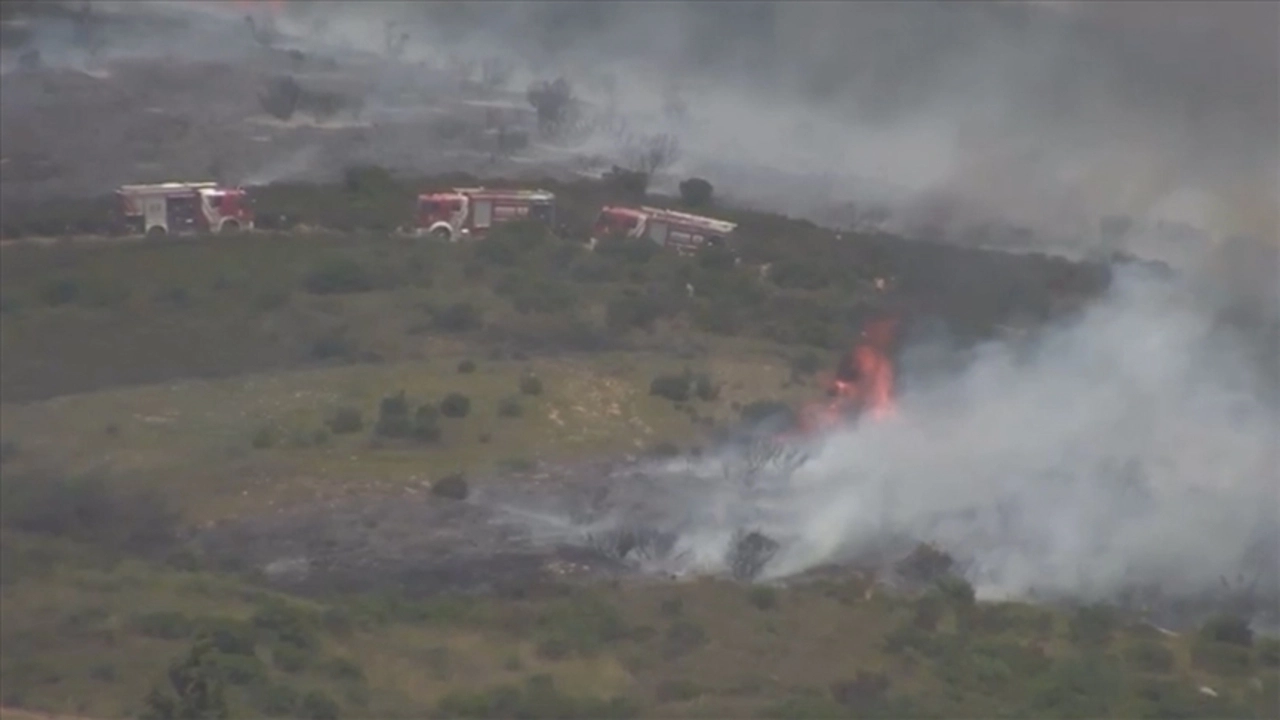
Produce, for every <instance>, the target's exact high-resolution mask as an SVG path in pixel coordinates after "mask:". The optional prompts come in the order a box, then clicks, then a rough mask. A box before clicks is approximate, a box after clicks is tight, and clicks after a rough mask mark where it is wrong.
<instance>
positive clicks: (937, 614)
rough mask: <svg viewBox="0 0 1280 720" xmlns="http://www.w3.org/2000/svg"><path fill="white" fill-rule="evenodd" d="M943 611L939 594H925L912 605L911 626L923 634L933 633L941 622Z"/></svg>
mask: <svg viewBox="0 0 1280 720" xmlns="http://www.w3.org/2000/svg"><path fill="white" fill-rule="evenodd" d="M943 609H944V603H943V600H942V596H941V595H940V594H939V593H937V592H929V593H925V594H924V595H922V596H921V597H920V598H919V599H917V600H916V601H915V603H913V607H912V611H913V612H912V615H911V625H912V626H913V627H915V628H916V629H918V630H923V631H924V632H934V631H935V630H937V629H938V623H939V622H940V621H941V620H942V613H943Z"/></svg>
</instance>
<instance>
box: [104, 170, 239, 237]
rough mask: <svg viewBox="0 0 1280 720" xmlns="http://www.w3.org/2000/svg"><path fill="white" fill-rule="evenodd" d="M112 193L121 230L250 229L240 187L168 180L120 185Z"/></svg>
mask: <svg viewBox="0 0 1280 720" xmlns="http://www.w3.org/2000/svg"><path fill="white" fill-rule="evenodd" d="M116 196H117V197H119V198H120V214H121V220H122V223H121V224H122V226H123V228H122V229H123V230H124V231H125V232H133V233H137V234H139V235H142V234H145V235H166V234H178V233H184V232H219V233H225V232H235V231H238V230H249V229H252V228H253V209H252V208H251V207H250V206H249V200H248V197H247V196H246V195H245V191H244V190H243V189H241V188H229V187H221V186H219V185H218V184H217V183H214V182H168V183H158V184H153V185H122V186H121V187H120V189H118V190H116Z"/></svg>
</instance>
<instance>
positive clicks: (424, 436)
mask: <svg viewBox="0 0 1280 720" xmlns="http://www.w3.org/2000/svg"><path fill="white" fill-rule="evenodd" d="M443 434H444V433H443V432H442V431H441V430H440V409H439V408H437V407H436V406H435V405H432V404H430V403H424V404H422V405H419V406H418V409H417V410H415V411H414V412H413V437H414V438H415V439H417V440H418V441H420V442H424V443H433V442H437V441H439V440H440V437H441V435H443Z"/></svg>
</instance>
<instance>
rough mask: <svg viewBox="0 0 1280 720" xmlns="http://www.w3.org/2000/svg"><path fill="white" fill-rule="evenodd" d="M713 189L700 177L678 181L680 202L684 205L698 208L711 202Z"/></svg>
mask: <svg viewBox="0 0 1280 720" xmlns="http://www.w3.org/2000/svg"><path fill="white" fill-rule="evenodd" d="M713 192H714V189H713V188H712V187H711V183H709V182H707V181H706V180H703V179H702V178H697V177H695V178H689V179H688V180H683V181H681V182H680V202H682V203H684V205H685V206H686V207H691V208H698V207H703V206H705V205H710V204H711V196H712V193H713Z"/></svg>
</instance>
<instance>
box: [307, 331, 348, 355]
mask: <svg viewBox="0 0 1280 720" xmlns="http://www.w3.org/2000/svg"><path fill="white" fill-rule="evenodd" d="M359 352H360V347H359V346H358V345H357V344H356V342H355V341H354V340H352V339H351V338H349V337H347V335H346V333H345V332H343V331H341V330H338V331H334V332H329V333H325V334H324V335H321V336H320V337H318V338H316V340H315V342H313V343H311V357H313V358H315V359H316V360H333V359H341V360H350V359H353V358H355V357H356V355H357V354H358V353H359Z"/></svg>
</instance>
